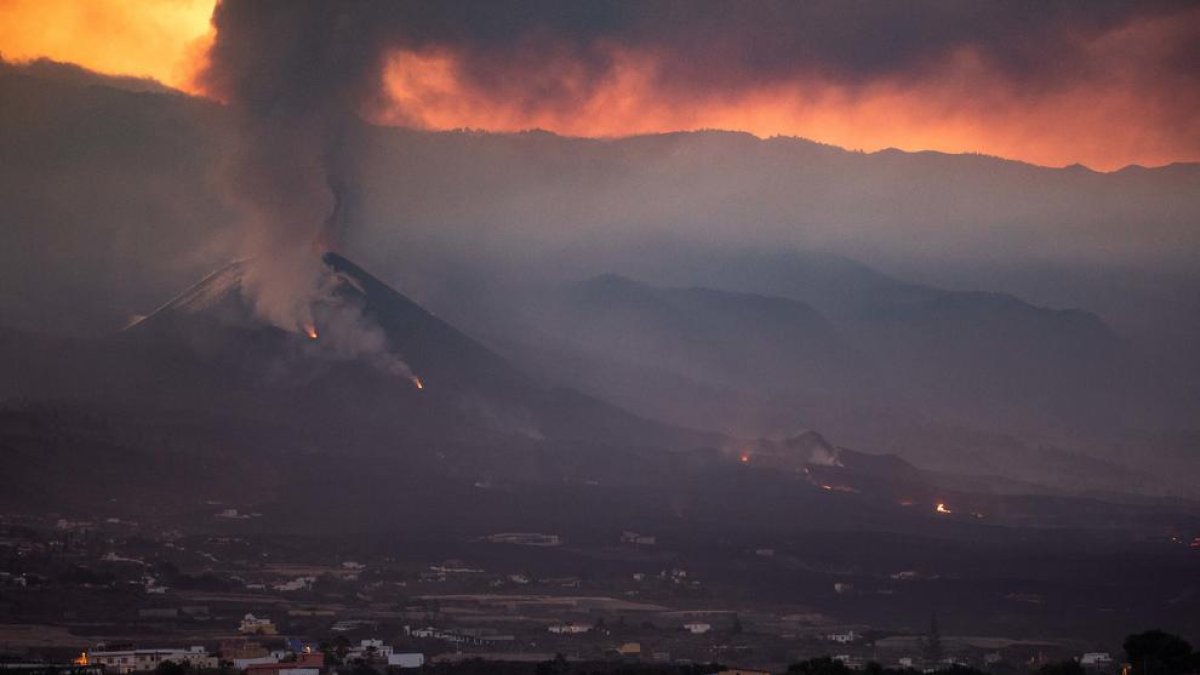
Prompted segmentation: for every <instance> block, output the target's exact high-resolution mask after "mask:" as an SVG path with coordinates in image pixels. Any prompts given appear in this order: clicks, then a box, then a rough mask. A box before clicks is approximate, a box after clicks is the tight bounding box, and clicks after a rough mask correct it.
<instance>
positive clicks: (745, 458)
mask: <svg viewBox="0 0 1200 675" xmlns="http://www.w3.org/2000/svg"><path fill="white" fill-rule="evenodd" d="M738 460H740V461H741V463H742V464H749V463H750V453H748V452H743V453H742V456H741V457H738Z"/></svg>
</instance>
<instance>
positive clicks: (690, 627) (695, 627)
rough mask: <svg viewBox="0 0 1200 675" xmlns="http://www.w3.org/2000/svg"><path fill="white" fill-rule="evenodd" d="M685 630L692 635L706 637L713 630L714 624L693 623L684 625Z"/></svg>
mask: <svg viewBox="0 0 1200 675" xmlns="http://www.w3.org/2000/svg"><path fill="white" fill-rule="evenodd" d="M683 628H684V630H686V631H687V632H689V633H691V634H692V635H704V634H705V633H707V632H708V631H710V630H712V624H707V623H704V622H703V621H692V622H691V623H685V624H683Z"/></svg>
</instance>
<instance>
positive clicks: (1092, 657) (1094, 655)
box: [1079, 652, 1113, 668]
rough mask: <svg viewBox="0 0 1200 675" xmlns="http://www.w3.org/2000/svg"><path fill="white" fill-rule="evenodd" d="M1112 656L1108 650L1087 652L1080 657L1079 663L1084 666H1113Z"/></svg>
mask: <svg viewBox="0 0 1200 675" xmlns="http://www.w3.org/2000/svg"><path fill="white" fill-rule="evenodd" d="M1112 662H1113V658H1112V656H1111V655H1110V654H1109V653H1108V652H1087V653H1086V654H1084V655H1083V656H1080V657H1079V665H1081V666H1083V667H1084V668H1103V667H1106V666H1111V665H1112Z"/></svg>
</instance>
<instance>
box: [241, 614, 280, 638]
mask: <svg viewBox="0 0 1200 675" xmlns="http://www.w3.org/2000/svg"><path fill="white" fill-rule="evenodd" d="M238 632H239V633H241V634H243V635H275V634H277V633H278V632H279V631H278V630H277V629H276V628H275V624H273V623H271V620H270V619H268V618H266V617H261V618H260V617H256V616H254V615H253V614H247V615H246V616H244V617H242V623H241V625H239V626H238Z"/></svg>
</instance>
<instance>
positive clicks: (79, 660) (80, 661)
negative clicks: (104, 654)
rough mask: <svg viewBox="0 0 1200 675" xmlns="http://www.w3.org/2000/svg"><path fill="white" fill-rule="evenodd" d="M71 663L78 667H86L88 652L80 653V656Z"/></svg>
mask: <svg viewBox="0 0 1200 675" xmlns="http://www.w3.org/2000/svg"><path fill="white" fill-rule="evenodd" d="M71 663H72V664H74V665H76V666H86V665H87V664H88V655H87V652H80V653H79V656H76V657H75V658H73V659H71Z"/></svg>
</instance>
